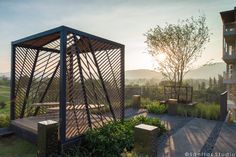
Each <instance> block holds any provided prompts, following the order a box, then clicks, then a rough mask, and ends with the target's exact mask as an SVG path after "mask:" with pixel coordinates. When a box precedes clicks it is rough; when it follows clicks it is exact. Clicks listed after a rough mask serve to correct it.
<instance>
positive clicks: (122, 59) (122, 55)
mask: <svg viewBox="0 0 236 157" xmlns="http://www.w3.org/2000/svg"><path fill="white" fill-rule="evenodd" d="M124 86H125V45H123V46H122V48H121V93H122V95H121V98H122V100H121V103H122V104H121V105H122V107H121V108H122V109H121V110H122V111H121V119H122V120H124V117H125V87H124Z"/></svg>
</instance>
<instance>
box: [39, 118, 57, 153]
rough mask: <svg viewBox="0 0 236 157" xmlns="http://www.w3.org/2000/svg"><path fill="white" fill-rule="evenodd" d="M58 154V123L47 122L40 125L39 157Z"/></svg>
mask: <svg viewBox="0 0 236 157" xmlns="http://www.w3.org/2000/svg"><path fill="white" fill-rule="evenodd" d="M56 154H58V122H56V121H53V120H45V121H42V122H39V123H38V157H49V156H56Z"/></svg>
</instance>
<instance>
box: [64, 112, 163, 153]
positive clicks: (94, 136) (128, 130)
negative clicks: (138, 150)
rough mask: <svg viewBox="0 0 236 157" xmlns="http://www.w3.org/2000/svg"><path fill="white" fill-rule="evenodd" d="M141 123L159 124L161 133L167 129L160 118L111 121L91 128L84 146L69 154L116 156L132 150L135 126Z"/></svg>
mask: <svg viewBox="0 0 236 157" xmlns="http://www.w3.org/2000/svg"><path fill="white" fill-rule="evenodd" d="M140 123H144V124H149V125H154V126H158V127H159V128H160V133H159V135H158V136H160V135H162V134H163V133H164V132H166V129H165V127H164V125H163V124H161V121H160V120H159V119H158V118H146V117H143V116H140V117H136V118H132V119H129V120H125V121H124V122H121V121H117V122H114V123H109V124H107V125H105V126H104V127H102V128H98V129H94V130H89V131H88V132H87V133H86V134H85V142H84V144H83V146H80V147H77V148H76V149H73V150H72V151H71V152H70V153H68V156H78V154H79V155H80V156H103V157H113V156H114V157H116V156H120V154H121V153H122V152H123V151H124V150H128V151H130V150H132V148H133V145H134V127H135V125H138V124H140Z"/></svg>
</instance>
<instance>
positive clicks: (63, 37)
mask: <svg viewBox="0 0 236 157" xmlns="http://www.w3.org/2000/svg"><path fill="white" fill-rule="evenodd" d="M66 44H67V31H66V30H65V29H62V30H61V32H60V93H59V97H60V99H59V101H60V111H59V127H60V128H59V129H60V142H61V146H62V145H63V144H64V143H65V139H66V47H67V45H66ZM61 149H62V150H63V148H61Z"/></svg>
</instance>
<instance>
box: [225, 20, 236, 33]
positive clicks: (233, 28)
mask: <svg viewBox="0 0 236 157" xmlns="http://www.w3.org/2000/svg"><path fill="white" fill-rule="evenodd" d="M224 36H236V22H233V23H229V24H225V25H224Z"/></svg>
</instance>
